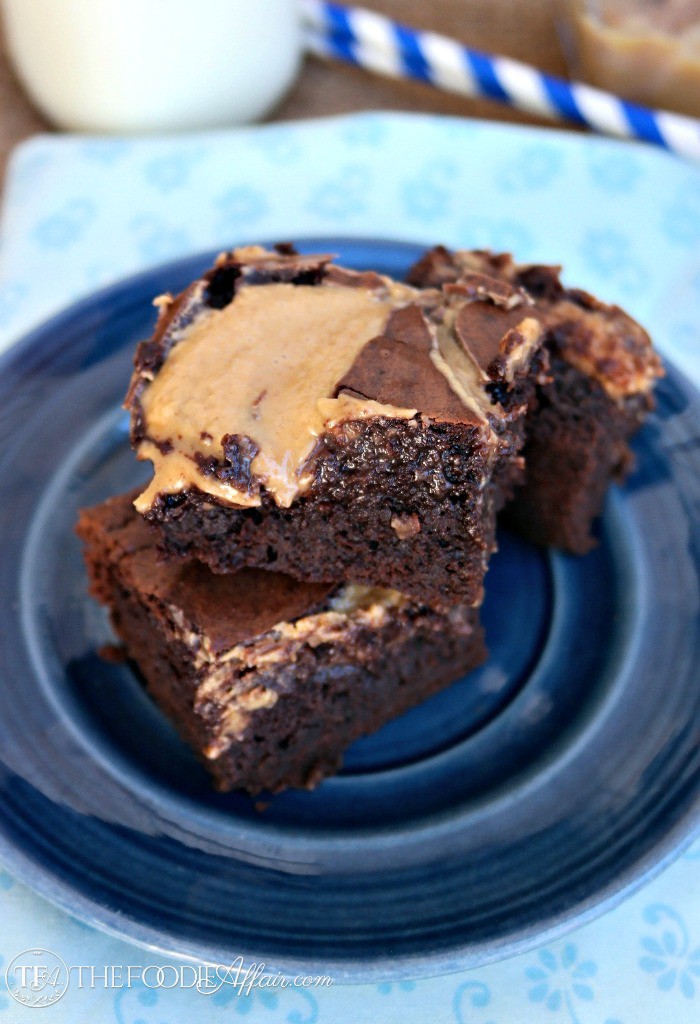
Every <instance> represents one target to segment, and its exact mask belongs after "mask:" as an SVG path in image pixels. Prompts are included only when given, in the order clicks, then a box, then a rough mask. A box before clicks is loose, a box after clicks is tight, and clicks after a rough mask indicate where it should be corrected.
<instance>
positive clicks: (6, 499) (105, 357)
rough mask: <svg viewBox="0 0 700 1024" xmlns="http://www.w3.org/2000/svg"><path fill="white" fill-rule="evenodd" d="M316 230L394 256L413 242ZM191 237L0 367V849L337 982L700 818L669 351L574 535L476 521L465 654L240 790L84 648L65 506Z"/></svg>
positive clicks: (480, 939) (71, 893) (695, 587)
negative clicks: (424, 687) (372, 718)
mask: <svg viewBox="0 0 700 1024" xmlns="http://www.w3.org/2000/svg"><path fill="white" fill-rule="evenodd" d="M321 246H322V248H323V249H324V250H329V249H330V250H332V251H336V252H338V253H339V255H340V257H341V259H342V261H343V262H345V263H347V264H349V265H350V266H355V267H358V268H364V267H374V268H376V269H378V270H381V271H385V272H389V273H393V274H401V273H402V272H403V271H404V270H405V269H406V268H407V267H408V265H409V264H410V263H411V262H412V260H413V259H414V258H415V257H416V256H417V254H418V252H419V248H418V247H416V246H411V245H406V244H397V243H389V242H358V241H347V240H332V241H330V242H329V240H328V239H324V240H323V242H322V243H321ZM300 247H301V248H302V249H305V250H309V249H313V248H317V247H318V244H317V245H314V243H313V242H312V241H310V242H307V243H306V244H304V245H300ZM209 261H210V257H209V256H205V257H199V258H192V259H188V260H185V261H182V262H179V263H176V264H173V265H170V266H167V267H164V268H159V269H157V270H155V271H151V272H149V273H146V274H144V275H142V276H140V277H138V278H134V279H132V280H130V281H128V282H127V283H125V284H122V285H119V286H117V287H115V288H112V289H110V290H108V291H105V292H103V293H101V294H100V295H98V296H96V297H94V298H92V299H90V300H88V301H86V302H83V303H81V304H80V305H78V306H75V307H74V308H73V309H71V310H69V311H68V312H67V313H65V314H63V315H62V316H59V317H57V318H56V319H54V320H52V321H51V322H50V323H48V324H46V325H45V326H44V327H42V328H41V329H39V330H37V331H35V332H34V333H33V334H32V335H31V336H30V337H28V338H26V339H25V341H24V342H23V343H21V344H20V345H19V346H17V347H16V348H14V349H13V350H12V351H11V352H10V353H9V354H8V355H7V356H6V357H5V359H4V360H3V362H2V365H1V366H0V380H1V381H2V383H1V385H0V433H1V439H0V453H1V454H0V536H2V541H3V547H4V554H3V559H2V565H1V568H0V593H2V595H3V597H4V598H5V601H4V604H3V607H2V612H1V618H0V628H1V640H0V680H1V685H0V750H1V751H2V753H1V755H0V786H1V788H2V796H1V799H0V855H1V857H2V860H3V861H4V863H5V864H6V865H7V866H8V867H9V868H10V869H11V870H12V871H14V872H15V873H16V874H17V875H18V876H20V877H21V878H22V879H23V880H24V881H26V882H27V883H28V884H30V885H31V886H33V887H34V888H35V889H37V890H38V891H39V892H40V893H42V894H43V895H45V896H46V897H48V898H49V899H50V900H53V901H54V902H55V903H57V904H59V905H60V906H61V907H63V908H65V909H66V910H68V911H69V912H70V913H72V914H75V915H77V916H78V917H81V918H83V919H84V920H86V921H88V922H90V923H91V924H96V925H99V926H101V927H103V928H106V929H107V930H109V931H112V932H114V933H117V934H119V935H121V936H126V937H128V938H129V939H131V940H133V941H136V942H142V943H147V944H148V945H149V946H151V947H156V948H158V949H161V950H164V951H166V952H168V953H173V954H180V955H186V956H190V957H196V958H199V959H202V960H207V961H212V962H217V963H226V962H231V961H232V960H233V959H234V958H235V957H238V956H243V957H244V958H246V959H255V960H258V961H260V960H263V961H264V962H265V964H266V965H267V969H268V970H269V971H274V970H282V971H284V972H290V973H296V972H297V970H300V969H302V968H303V969H304V970H305V971H307V970H309V969H311V968H313V970H314V971H318V972H319V973H326V974H330V975H332V976H333V977H334V978H335V979H336V980H337V981H341V980H360V979H362V980H365V981H367V980H372V979H373V978H380V977H390V976H400V975H411V976H416V975H417V974H420V973H440V972H447V971H450V970H456V969H459V968H464V967H466V966H469V965H474V964H477V963H482V962H484V961H486V960H491V959H495V958H498V957H501V956H505V955H507V954H510V953H514V952H516V951H519V950H522V949H524V948H525V947H527V946H529V945H532V944H535V943H537V942H539V941H543V940H544V939H545V938H552V937H553V936H555V935H559V934H560V933H562V932H563V931H564V930H566V929H568V928H571V927H573V926H574V925H575V924H578V923H581V922H582V921H584V920H586V919H588V918H589V917H591V916H592V915H593V914H595V913H599V912H600V911H602V910H603V909H605V908H608V907H610V906H611V905H612V904H613V903H614V902H616V901H617V900H619V899H620V898H621V897H622V896H623V895H624V894H625V893H626V892H628V891H629V890H630V889H631V888H632V887H634V886H636V885H638V884H640V883H641V882H642V881H643V880H644V879H647V878H648V877H649V876H650V875H651V874H652V873H653V872H654V871H656V870H658V869H659V868H660V867H661V866H662V865H663V864H665V863H667V862H668V861H669V860H670V859H671V858H672V856H674V854H675V853H677V851H678V850H679V848H680V847H681V846H683V845H684V844H685V843H686V842H688V841H690V839H691V837H692V833H693V830H694V829H695V828H696V825H697V823H698V817H699V813H698V812H699V806H700V800H699V794H700V742H699V740H700V678H699V675H700V672H699V669H698V653H699V640H700V616H699V614H698V612H699V575H700V574H699V569H700V515H699V511H700V449H699V444H700V434H699V429H698V425H699V424H700V399H699V398H698V396H697V395H696V393H695V392H694V391H693V390H692V388H691V387H690V386H689V385H688V384H687V383H686V382H685V381H684V380H683V378H682V377H681V376H680V375H679V374H678V373H677V372H675V371H674V370H673V369H669V374H668V376H667V378H666V379H665V380H664V381H663V382H662V384H661V385H660V387H659V389H658V410H657V413H656V414H655V415H654V416H653V417H652V419H651V421H650V422H649V423H648V425H647V426H646V427H645V428H644V430H643V431H642V433H641V434H640V435H639V437H638V439H637V442H636V451H637V456H638V466H637V470H636V472H635V474H634V476H633V477H632V478H631V480H630V481H629V482H628V484H627V485H626V487H625V488H624V489H622V490H614V491H613V493H612V494H611V495H610V498H609V501H608V503H607V506H606V511H605V516H604V519H603V523H602V527H601V536H600V545H599V547H598V548H597V550H596V551H595V552H594V553H593V554H591V555H589V556H587V557H585V558H578V559H577V558H568V557H565V556H562V555H559V554H548V553H543V552H541V551H538V550H536V549H534V548H531V547H529V546H527V545H525V544H522V543H520V542H518V541H517V540H516V539H514V538H512V537H509V536H507V535H504V536H502V537H501V550H500V552H499V553H498V555H497V556H496V557H495V558H494V560H493V567H492V569H491V571H490V573H489V577H488V587H487V590H488V596H487V600H486V605H485V608H484V618H485V623H486V628H487V636H488V641H489V645H490V649H491V658H490V661H489V662H488V664H487V665H486V666H485V667H484V668H483V669H481V670H480V671H479V672H477V673H475V674H474V675H472V676H470V677H469V678H468V679H467V680H464V681H460V682H457V683H455V685H454V686H453V687H452V688H451V689H450V690H448V691H447V692H445V693H443V694H441V695H439V696H438V697H435V698H434V699H433V700H431V701H430V702H429V703H427V704H425V705H424V706H423V707H421V708H419V709H416V710H414V711H412V712H410V713H409V714H407V715H405V716H404V717H403V718H402V719H400V720H397V721H396V722H394V723H393V724H391V725H389V726H387V727H386V728H385V729H383V730H382V731H381V732H380V733H378V734H377V735H375V736H373V737H370V738H367V739H365V740H362V741H361V742H359V743H357V744H356V745H355V746H354V747H353V748H352V750H351V751H350V752H349V754H348V757H347V760H346V767H345V769H344V771H343V772H342V774H341V775H340V776H338V777H337V778H334V779H330V780H328V781H326V782H324V783H323V784H322V785H321V786H320V787H319V788H318V789H317V790H316V791H315V792H313V793H305V792H289V793H286V794H282V795H281V796H279V797H276V798H274V799H273V800H272V802H271V804H270V806H269V808H268V809H267V810H266V811H265V812H264V813H263V814H260V813H259V812H257V811H256V810H255V808H254V807H253V802H252V801H251V800H250V799H248V798H246V797H245V796H242V795H240V794H229V795H220V794H215V793H213V792H212V791H211V789H210V787H209V783H208V780H207V777H206V776H205V774H204V771H203V770H202V769H201V768H200V767H199V765H198V764H197V762H196V761H195V759H194V757H193V756H192V755H191V754H190V753H189V751H188V750H187V749H186V748H185V747H184V746H183V745H182V744H181V743H180V742H179V740H178V739H177V737H176V735H175V734H174V732H173V731H172V729H171V728H170V727H169V726H168V724H167V723H166V722H165V721H164V719H163V718H162V717H161V716H160V714H159V713H158V712H157V711H156V710H155V708H154V707H153V706H152V705H151V704H150V702H149V701H148V699H147V698H146V697H145V696H144V695H143V693H142V691H141V689H140V688H139V685H138V683H137V681H136V679H135V678H134V677H133V675H132V674H131V672H130V670H129V669H128V668H126V667H125V666H115V665H109V664H106V663H104V662H102V661H101V660H100V659H99V657H98V656H97V654H96V651H97V649H98V648H99V647H100V646H101V645H102V644H103V643H104V642H105V641H106V640H108V639H109V637H110V634H109V629H108V626H107V623H106V619H105V617H104V615H103V614H102V612H101V611H100V609H99V608H97V606H96V605H95V604H94V603H93V602H92V601H91V600H89V599H88V597H87V596H86V580H85V573H84V570H83V566H82V562H81V553H80V546H79V544H78V542H77V540H76V538H75V537H74V535H73V525H74V523H75V519H76V513H77V510H78V509H79V508H80V507H81V506H82V505H86V504H90V503H93V502H96V501H99V500H101V499H102V498H104V497H106V496H107V495H110V494H114V493H116V492H119V491H122V490H124V489H126V488H127V487H131V486H133V485H134V484H136V483H138V482H139V480H141V479H143V477H144V473H145V470H144V467H143V466H139V465H138V464H137V463H136V461H135V460H134V458H133V456H132V454H131V452H130V450H129V446H128V441H127V420H126V417H125V414H124V413H123V412H122V410H121V408H120V402H121V399H122V396H123V394H124V391H125V388H126V384H127V381H128V378H129V373H130V364H131V356H132V352H133V348H134V344H135V342H136V341H137V340H138V339H139V338H141V337H143V336H144V335H146V334H147V333H149V331H150V329H151V327H152V323H153V312H152V310H151V308H150V300H151V298H152V296H153V295H156V294H158V293H159V292H162V291H165V290H171V291H177V290H178V289H179V288H181V287H183V286H184V285H185V284H186V283H187V282H188V281H189V280H191V279H192V278H193V277H195V276H196V275H197V274H198V273H199V272H200V271H201V270H202V269H203V268H204V267H205V266H206V265H207V264H208V263H209Z"/></svg>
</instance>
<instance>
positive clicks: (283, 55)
mask: <svg viewBox="0 0 700 1024" xmlns="http://www.w3.org/2000/svg"><path fill="white" fill-rule="evenodd" d="M2 9H3V14H4V22H5V32H6V36H7V43H8V49H9V52H10V56H11V58H12V61H13V63H14V66H15V69H16V71H17V74H18V76H19V78H20V80H21V82H22V83H23V85H24V87H25V88H26V90H27V92H28V93H29V96H30V97H31V99H32V100H33V101H34V103H35V104H36V106H37V107H38V108H39V110H41V111H42V113H43V114H44V115H45V116H46V117H47V118H49V120H51V121H53V122H54V123H55V124H57V125H58V126H59V127H61V128H67V129H69V130H73V131H91V132H169V131H179V130H187V129H195V128H213V127H218V126H223V125H227V124H240V123H243V122H246V121H253V120H255V119H256V118H259V117H261V116H262V115H263V114H265V113H266V112H267V111H268V110H270V109H271V107H273V106H274V105H275V103H277V101H278V100H279V99H281V97H282V96H283V94H284V92H285V90H286V89H287V88H288V86H289V85H290V84H291V82H292V80H293V79H294V76H295V74H296V72H297V70H298V67H299V62H300V58H301V29H300V21H299V13H298V10H297V4H296V0H2Z"/></svg>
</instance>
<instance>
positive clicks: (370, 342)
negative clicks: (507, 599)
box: [78, 246, 658, 793]
mask: <svg viewBox="0 0 700 1024" xmlns="http://www.w3.org/2000/svg"><path fill="white" fill-rule="evenodd" d="M158 305H159V306H160V315H159V318H158V323H157V326H156V330H155V333H154V335H153V337H152V338H151V339H150V340H148V341H146V342H143V343H142V344H141V345H139V347H138V350H137V353H136V359H135V372H134V375H133V378H132V382H131V386H130V389H129V393H128V396H127V407H128V408H129V410H130V412H131V417H132V432H131V433H132V443H133V446H134V448H135V450H136V454H137V456H138V458H140V459H147V460H150V461H151V462H152V463H153V467H154V473H153V478H152V480H151V483H150V484H149V486H148V487H147V488H146V490H145V491H144V492H143V493H141V494H134V495H125V496H121V497H117V498H113V499H111V500H109V501H107V502H104V503H103V504H102V505H100V506H97V507H96V508H93V509H89V510H85V511H84V512H83V513H82V515H81V519H80V522H79V525H78V532H79V534H80V536H81V537H82V538H83V540H84V541H85V545H86V561H87V565H88V570H89V574H90V580H91V589H92V592H93V594H94V595H95V596H96V597H97V599H98V600H100V601H101V602H102V603H104V604H105V605H107V607H108V608H109V609H110V613H111V617H112V622H113V625H114V628H115V631H116V632H117V634H118V636H119V637H120V638H121V640H122V641H123V643H124V645H125V649H126V652H127V654H128V656H129V657H130V658H131V659H132V660H133V661H134V662H135V663H136V664H137V665H138V667H139V668H140V671H141V673H142V676H143V678H144V679H145V683H146V685H147V687H148V689H149V691H150V692H151V694H152V695H153V697H154V698H155V700H156V701H157V702H158V704H159V705H160V707H161V708H162V709H163V711H164V712H165V713H166V714H167V715H168V716H169V717H170V718H171V720H172V721H173V722H174V723H175V724H176V726H177V727H178V728H179V730H180V732H181V733H182V735H183V737H184V738H185V739H186V740H187V741H188V742H189V743H190V744H191V746H192V747H193V749H194V750H195V751H196V752H197V753H198V755H199V756H200V758H201V759H202V760H203V762H204V763H205V765H206V766H207V768H208V769H209V770H210V771H211V773H212V775H213V777H214V780H215V784H216V785H217V786H218V787H219V788H221V789H230V788H234V787H236V788H243V789H246V790H248V791H249V792H251V793H257V792H259V791H260V790H262V789H267V790H271V791H277V790H280V789H283V788H284V787H285V786H313V785H315V784H316V783H317V782H318V781H319V780H320V779H321V778H323V777H324V776H326V775H328V774H331V773H332V772H334V771H336V770H337V769H338V767H339V765H340V763H341V757H342V753H343V751H344V750H345V749H346V748H347V746H348V745H349V744H350V743H351V742H353V741H354V740H355V739H356V738H358V737H359V736H361V735H363V734H365V733H367V732H370V731H372V730H375V729H377V728H379V727H380V726H381V725H383V724H384V723H385V722H386V721H388V720H389V719H391V718H392V717H394V716H395V715H397V714H399V713H400V712H402V711H404V710H406V709H407V708H409V707H411V706H412V705H414V704H416V703H419V702H420V701H422V700H424V699H425V698H426V697H427V696H429V695H431V694H432V693H434V692H436V691H437V690H438V689H440V688H441V687H444V686H446V685H448V684H449V683H450V682H452V681H453V680H454V679H455V678H458V677H459V676H461V675H463V674H464V673H465V672H467V671H469V670H470V669H471V668H473V667H474V666H476V665H477V664H479V663H480V662H481V661H482V660H483V658H484V657H485V649H484V645H483V638H482V633H481V628H480V625H479V619H478V606H479V604H480V603H481V600H482V597H483V582H484V575H485V572H486V569H487V565H488V560H489V557H490V555H491V553H492V551H493V550H494V547H495V525H496V514H497V512H498V511H499V509H501V508H503V507H504V506H506V511H507V513H508V514H509V515H510V516H511V518H514V519H518V520H519V521H520V522H521V523H522V524H524V529H525V530H526V532H527V533H528V535H530V536H534V537H535V538H536V539H538V540H543V541H545V542H547V543H550V542H554V543H564V544H566V545H567V546H569V547H571V548H573V549H583V548H584V547H586V546H587V544H588V533H587V531H588V530H589V529H590V519H591V517H592V514H593V513H592V511H591V509H592V508H593V506H592V504H591V503H590V502H589V505H590V509H589V508H588V507H587V508H586V509H585V510H584V511H583V512H577V511H576V509H575V508H574V506H575V505H576V502H577V501H578V500H579V498H578V497H577V494H578V493H579V492H578V491H577V490H576V489H577V488H578V489H579V491H580V490H581V489H587V492H588V491H590V490H591V488H593V484H595V487H597V488H598V491H599V492H600V495H599V494H598V491H596V495H595V500H596V501H597V500H598V497H599V496H602V493H603V491H604V489H605V486H606V485H607V482H608V479H609V478H610V476H611V475H612V474H614V473H615V472H618V471H620V470H621V468H622V466H623V465H624V463H625V461H626V458H627V456H626V452H627V448H626V440H627V437H628V436H629V434H630V433H631V431H632V429H633V428H634V426H636V425H637V424H638V423H639V422H640V419H641V416H642V415H643V411H644V410H645V409H646V408H647V407H648V405H649V398H648V395H649V386H650V384H651V382H652V381H653V378H654V376H655V375H656V374H657V373H658V363H656V362H655V357H653V354H652V353H651V349H650V347H649V343H648V339H647V338H646V335H644V333H643V332H642V330H641V328H639V327H638V325H636V324H634V323H633V321H630V320H629V319H628V318H626V317H625V316H624V314H622V313H621V311H619V310H616V309H614V308H611V307H603V306H601V305H600V304H597V303H596V302H595V300H593V299H591V298H590V297H589V296H585V295H584V293H580V292H576V293H573V292H565V291H564V290H563V289H562V288H561V285H559V282H558V278H557V276H556V273H555V272H554V271H553V270H552V269H551V268H541V267H538V268H517V267H515V266H514V265H513V264H512V263H508V262H507V260H506V258H505V257H492V256H490V255H489V254H483V253H479V254H474V253H471V254H468V253H458V254H451V253H448V252H447V251H446V250H442V249H438V250H434V251H433V252H432V253H431V254H429V255H428V256H427V257H426V258H425V259H424V260H423V261H421V263H420V264H419V265H417V267H415V268H414V269H413V271H412V273H411V283H410V284H405V283H400V282H397V281H394V280H391V279H389V278H387V277H384V276H381V275H379V274H376V273H374V272H365V273H357V272H353V271H350V270H345V269H343V268H340V267H338V266H336V265H334V264H333V263H332V261H331V258H330V257H329V256H324V255H321V256H300V255H298V254H297V253H295V252H294V251H293V250H291V249H290V248H289V247H285V246H280V247H278V248H277V249H276V250H275V251H266V250H263V249H260V248H258V247H251V248H247V249H240V250H236V251H234V252H232V253H230V254H225V255H224V256H222V257H220V259H219V260H218V261H217V263H216V265H215V266H214V267H213V268H212V269H211V270H210V271H209V272H208V273H206V274H205V275H204V276H203V277H202V278H201V279H200V280H198V281H196V282H194V283H193V284H192V285H191V286H190V287H189V288H188V289H186V291H184V292H183V293H182V294H181V295H179V296H177V297H176V298H172V297H171V296H164V297H162V298H161V299H159V300H158ZM587 318H588V319H587ZM572 325H573V326H572ZM594 336H595V339H596V340H595V342H593V341H590V342H589V343H588V344H587V346H586V344H584V341H583V340H582V339H589V338H591V337H594ZM623 338H624V341H623V340H622V339H623ZM562 339H569V340H568V341H566V340H562ZM606 346H607V347H606ZM567 353H568V355H567ZM550 363H551V365H550ZM572 373H574V374H576V375H578V376H577V377H575V379H574V378H573V377H572ZM612 382H616V383H615V384H614V386H615V387H616V388H617V392H616V393H615V394H613V393H612V390H611V389H612V387H613V383H612ZM635 388H636V390H635ZM577 389H578V392H579V393H584V394H585V397H586V401H585V402H584V403H583V406H582V408H583V411H584V416H583V418H582V420H581V423H583V424H584V427H585V430H590V429H592V428H591V424H590V422H589V421H595V422H596V423H597V422H598V414H599V412H600V410H601V409H602V413H601V415H600V419H601V423H600V427H599V428H598V427H596V428H595V429H600V431H601V432H602V433H601V443H600V446H599V449H600V450H599V449H598V448H596V449H595V451H592V452H590V453H589V451H588V449H589V447H590V446H589V442H588V440H587V439H586V440H585V442H584V441H582V437H581V433H580V432H579V433H578V434H577V433H576V429H575V422H574V421H575V417H574V416H573V415H572V416H569V418H568V419H567V415H568V412H569V409H570V407H571V408H573V406H574V405H575V403H576V402H577V401H578V399H577V398H576V390H577ZM596 389H597V390H596ZM601 395H602V398H601ZM603 400H606V401H608V402H609V405H605V404H604V402H603ZM601 402H603V404H601ZM548 403H549V404H548ZM616 417H617V419H616ZM562 424H564V425H565V429H566V430H568V435H567V438H568V440H567V439H566V438H565V439H564V441H563V442H562V444H560V445H559V448H558V449H557V452H560V451H562V450H564V449H566V448H567V444H568V446H569V448H570V451H571V452H573V454H574V455H575V456H576V457H575V458H572V459H571V462H572V466H573V463H576V466H575V467H573V468H572V469H571V471H569V470H567V471H565V472H561V471H560V469H557V471H556V473H555V474H554V475H555V476H557V474H558V477H557V481H556V484H555V485H554V486H553V487H552V486H550V487H549V490H548V487H547V481H546V477H547V473H552V472H553V470H552V467H551V464H550V468H549V469H547V467H546V465H544V463H543V467H544V468H540V469H538V468H537V467H538V466H540V463H539V462H538V461H537V458H538V456H537V452H538V450H542V451H544V450H545V449H547V447H548V445H549V446H550V447H551V445H552V444H553V443H554V441H552V440H550V441H548V439H547V438H548V431H549V432H550V433H551V432H552V431H553V432H554V434H557V431H560V430H561V427H562ZM582 429H583V428H582ZM606 431H607V432H606ZM610 439H612V441H611V440H610ZM555 441H556V442H557V443H559V442H560V441H561V438H559V437H556V438H555ZM608 442H610V444H608ZM524 445H525V451H526V452H530V453H531V455H530V456H529V458H532V465H533V466H534V467H535V473H534V475H532V473H530V475H528V476H526V472H530V469H531V467H530V462H529V461H528V464H527V466H526V464H525V460H524V459H523V455H522V452H523V446H524ZM577 445H578V446H579V447H578V448H577V447H576V446H577ZM584 450H585V451H586V453H588V454H589V455H590V461H591V466H590V467H588V465H587V464H586V463H585V459H582V458H578V456H577V455H576V452H577V451H580V452H583V451H584ZM558 457H559V456H557V455H555V456H554V458H558ZM595 459H597V462H596V463H595V465H593V462H594V460H595ZM540 477H541V478H542V479H541V480H540ZM550 484H551V482H550ZM567 487H570V488H571V490H572V492H574V494H573V500H572V501H571V502H569V503H568V504H567V501H566V499H567V492H566V488H567ZM588 497H589V495H588V493H586V498H587V499H588ZM549 502H551V505H548V503H549ZM528 503H529V504H528ZM586 516H587V517H588V518H586ZM533 519H534V520H536V522H532V521H531V520H533ZM557 529H559V531H560V532H559V534H557V533H556V530H557Z"/></svg>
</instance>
